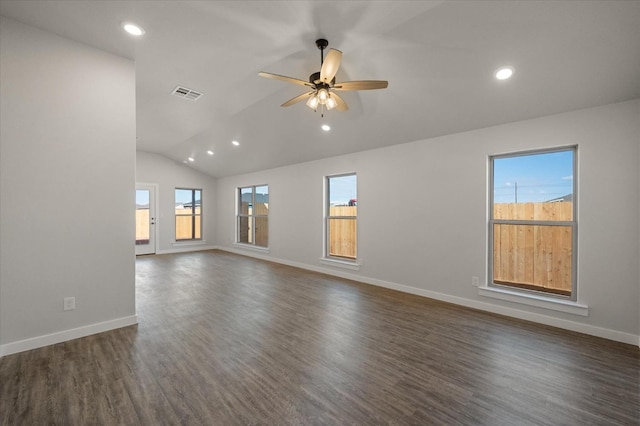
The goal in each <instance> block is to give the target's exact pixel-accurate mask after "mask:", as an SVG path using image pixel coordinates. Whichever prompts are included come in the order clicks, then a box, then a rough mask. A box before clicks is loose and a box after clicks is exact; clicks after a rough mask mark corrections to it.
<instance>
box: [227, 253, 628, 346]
mask: <svg viewBox="0 0 640 426" xmlns="http://www.w3.org/2000/svg"><path fill="white" fill-rule="evenodd" d="M216 249H217V250H222V251H227V252H230V253H236V254H240V255H243V256H249V257H254V258H257V259H262V260H267V261H269V262H275V263H280V264H282V265H287V266H293V267H296V268H300V269H306V270H308V271H314V272H320V273H322V274H327V275H332V276H335V277H339V278H344V279H348V280H353V281H358V282H361V283H364V284H371V285H375V286H378V287H383V288H388V289H391V290H397V291H401V292H403V293H409V294H415V295H417V296H423V297H428V298H430V299H435V300H440V301H443V302H448V303H453V304H455V305H460V306H465V307H468V308H473V309H478V310H481V311H485V312H490V313H494V314H499V315H505V316H508V317H513V318H518V319H522V320H526V321H532V322H536V323H539V324H544V325H550V326H552V327H558V328H562V329H565V330H570V331H576V332H578V333H583V334H588V335H591V336H596V337H602V338H604V339H608V340H613V341H616V342H622V343H627V344H630V345H634V346H638V347H640V336H637V335H635V334H630V333H623V332H621V331H617V330H611V329H607V328H602V327H597V326H594V325H590V324H584V323H579V322H575V321H569V320H565V319H561V318H556V317H551V316H548V315H542V314H538V313H534V312H529V311H522V310H520V309H515V308H509V307H505V306H500V305H494V304H491V303H486V302H481V301H477V300H472V299H466V298H464V297H458V296H451V295H449V294H444V293H438V292H435V291H430V290H424V289H421V288H416V287H411V286H408V285H404V284H398V283H393V282H389V281H383V280H378V279H375V278H369V277H364V276H361V275H355V274H352V273H349V272H342V271H336V270H333V269H329V268H323V267H319V266H315V265H307V264H304V263H299V262H292V261H289V260H285V259H278V258H275V257H271V256H265V255H262V254H259V253H255V252H252V251H248V250H238V249H235V248H229V247H221V246H218V247H216Z"/></svg>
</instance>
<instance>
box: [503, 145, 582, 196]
mask: <svg viewBox="0 0 640 426" xmlns="http://www.w3.org/2000/svg"><path fill="white" fill-rule="evenodd" d="M573 154H574V151H573V150H568V151H559V152H550V153H541V154H529V155H520V156H513V157H497V158H495V159H494V164H493V183H494V186H493V189H494V202H495V203H513V202H515V201H516V195H517V201H518V202H519V203H527V202H541V201H548V200H552V199H554V198H559V197H562V196H564V195H567V194H572V193H573ZM516 188H517V189H516Z"/></svg>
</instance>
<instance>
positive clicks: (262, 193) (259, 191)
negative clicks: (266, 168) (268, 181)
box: [253, 185, 269, 244]
mask: <svg viewBox="0 0 640 426" xmlns="http://www.w3.org/2000/svg"><path fill="white" fill-rule="evenodd" d="M255 204H256V205H255V206H254V209H253V214H254V215H264V216H266V215H268V214H269V187H268V186H266V185H265V186H257V187H256V196H255ZM257 239H258V237H257V236H256V240H257ZM256 244H257V243H256Z"/></svg>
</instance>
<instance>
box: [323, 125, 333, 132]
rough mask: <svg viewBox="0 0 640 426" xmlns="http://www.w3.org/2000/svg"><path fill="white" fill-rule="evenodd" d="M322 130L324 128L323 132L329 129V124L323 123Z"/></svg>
mask: <svg viewBox="0 0 640 426" xmlns="http://www.w3.org/2000/svg"><path fill="white" fill-rule="evenodd" d="M322 130H324V131H325V132H328V131H329V130H331V126H329V125H328V124H323V125H322Z"/></svg>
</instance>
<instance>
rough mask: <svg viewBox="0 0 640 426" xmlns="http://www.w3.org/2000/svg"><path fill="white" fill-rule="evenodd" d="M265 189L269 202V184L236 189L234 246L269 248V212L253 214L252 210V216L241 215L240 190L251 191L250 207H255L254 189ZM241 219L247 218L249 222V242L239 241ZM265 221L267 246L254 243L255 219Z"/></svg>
mask: <svg viewBox="0 0 640 426" xmlns="http://www.w3.org/2000/svg"><path fill="white" fill-rule="evenodd" d="M261 187H266V188H267V194H268V195H269V200H270V199H271V194H270V193H269V184H261V185H249V186H239V187H237V188H236V244H242V245H247V246H250V247H259V248H265V249H267V248H269V241H270V238H269V233H270V232H269V210H268V209H267V214H255V209H253V210H252V214H248V213H247V214H243V213H242V190H243V189H251V206H255V205H256V188H261ZM242 218H247V220H248V221H249V226H250V229H251V236H250V237H249V238H247V239H248V240H251V241H253V242H250V241H247V242H245V241H241V240H240V232H241V230H242V227H241V221H242ZM261 218H263V219H266V220H267V244H266V245H264V246H263V245H260V244H257V243H256V229H257V227H256V220H257V219H261Z"/></svg>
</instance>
